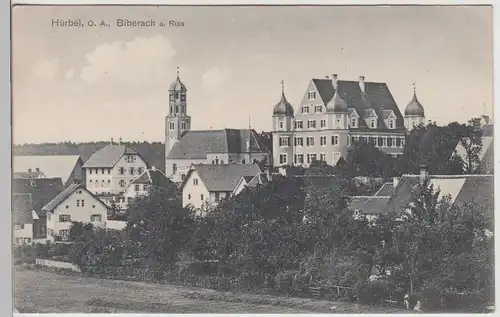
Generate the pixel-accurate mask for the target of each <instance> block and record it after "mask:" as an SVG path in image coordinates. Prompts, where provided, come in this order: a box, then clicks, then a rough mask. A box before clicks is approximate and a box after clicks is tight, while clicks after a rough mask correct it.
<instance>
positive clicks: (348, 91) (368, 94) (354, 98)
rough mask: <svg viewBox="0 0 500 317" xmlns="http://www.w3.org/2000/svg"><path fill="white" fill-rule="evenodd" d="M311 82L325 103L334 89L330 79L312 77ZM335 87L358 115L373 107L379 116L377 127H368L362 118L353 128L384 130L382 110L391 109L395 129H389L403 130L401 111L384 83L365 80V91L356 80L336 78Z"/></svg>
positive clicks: (333, 92)
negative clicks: (394, 120) (357, 126)
mask: <svg viewBox="0 0 500 317" xmlns="http://www.w3.org/2000/svg"><path fill="white" fill-rule="evenodd" d="M313 83H314V85H315V86H316V89H317V90H318V92H319V95H320V96H321V99H322V100H323V102H324V103H325V105H326V104H327V103H328V102H329V101H330V100H331V99H332V98H333V96H334V94H335V89H334V88H333V84H332V80H331V79H313ZM337 89H338V90H339V94H340V96H341V97H342V99H343V100H345V102H346V103H347V106H348V108H352V109H356V112H357V113H358V115H360V116H362V117H363V116H364V114H365V109H374V110H375V113H376V114H377V116H378V117H379V119H378V123H377V127H378V128H377V129H370V128H368V127H367V126H366V123H365V122H364V120H359V128H354V129H355V130H365V129H366V130H367V131H377V130H385V129H387V127H386V126H385V123H384V121H383V119H382V118H383V111H384V110H392V111H393V112H394V115H395V116H396V129H391V131H401V132H402V131H405V126H404V119H403V115H402V114H401V111H400V110H399V108H398V105H397V104H396V101H395V100H394V98H393V97H392V94H391V92H390V90H389V88H388V87H387V84H386V83H376V82H365V92H364V93H363V92H362V91H361V88H360V87H359V82H358V81H347V80H338V81H337Z"/></svg>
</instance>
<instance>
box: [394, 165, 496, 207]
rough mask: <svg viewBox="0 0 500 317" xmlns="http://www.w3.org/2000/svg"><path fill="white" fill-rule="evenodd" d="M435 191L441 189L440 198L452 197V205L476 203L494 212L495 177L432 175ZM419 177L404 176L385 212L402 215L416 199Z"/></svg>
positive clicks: (431, 180)
mask: <svg viewBox="0 0 500 317" xmlns="http://www.w3.org/2000/svg"><path fill="white" fill-rule="evenodd" d="M429 178H430V182H431V184H433V186H434V189H435V190H436V189H440V197H443V196H445V195H450V196H451V203H452V204H454V205H463V204H464V203H466V202H469V201H474V202H475V203H477V204H479V205H480V206H481V207H483V208H485V209H486V210H487V211H488V212H493V200H494V199H493V175H482V174H476V175H431V176H430V177H429ZM419 182H420V177H419V176H418V175H403V176H402V177H401V179H400V181H399V183H398V186H397V187H396V188H395V191H394V194H393V195H392V197H391V199H390V201H389V202H388V204H387V208H386V210H385V212H394V213H400V212H401V211H402V210H404V209H406V208H407V207H408V205H409V203H410V202H411V201H412V200H413V199H414V197H412V191H413V189H414V188H416V187H417V186H418V183H419Z"/></svg>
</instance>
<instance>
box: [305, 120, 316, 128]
mask: <svg viewBox="0 0 500 317" xmlns="http://www.w3.org/2000/svg"><path fill="white" fill-rule="evenodd" d="M307 128H308V129H315V128H316V120H308V121H307Z"/></svg>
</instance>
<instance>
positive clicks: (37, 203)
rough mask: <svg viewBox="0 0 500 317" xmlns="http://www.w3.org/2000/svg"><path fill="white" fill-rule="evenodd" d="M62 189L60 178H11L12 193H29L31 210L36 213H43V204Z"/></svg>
mask: <svg viewBox="0 0 500 317" xmlns="http://www.w3.org/2000/svg"><path fill="white" fill-rule="evenodd" d="M63 189H64V186H63V183H62V180H61V179H60V178H38V179H13V180H12V193H13V194H31V199H32V202H33V210H35V212H36V213H37V214H38V215H41V216H43V215H45V212H44V211H42V208H43V206H45V205H46V204H47V203H48V202H50V201H51V200H52V199H54V197H56V196H57V195H59V193H61V192H62V191H63Z"/></svg>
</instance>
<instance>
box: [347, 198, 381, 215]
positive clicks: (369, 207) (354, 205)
mask: <svg viewBox="0 0 500 317" xmlns="http://www.w3.org/2000/svg"><path fill="white" fill-rule="evenodd" d="M389 200H390V197H388V196H352V197H351V202H350V204H349V208H350V209H351V210H352V211H356V210H358V211H359V212H360V213H362V214H365V215H378V214H381V213H383V212H384V210H385V208H386V206H387V203H388V202H389Z"/></svg>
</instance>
